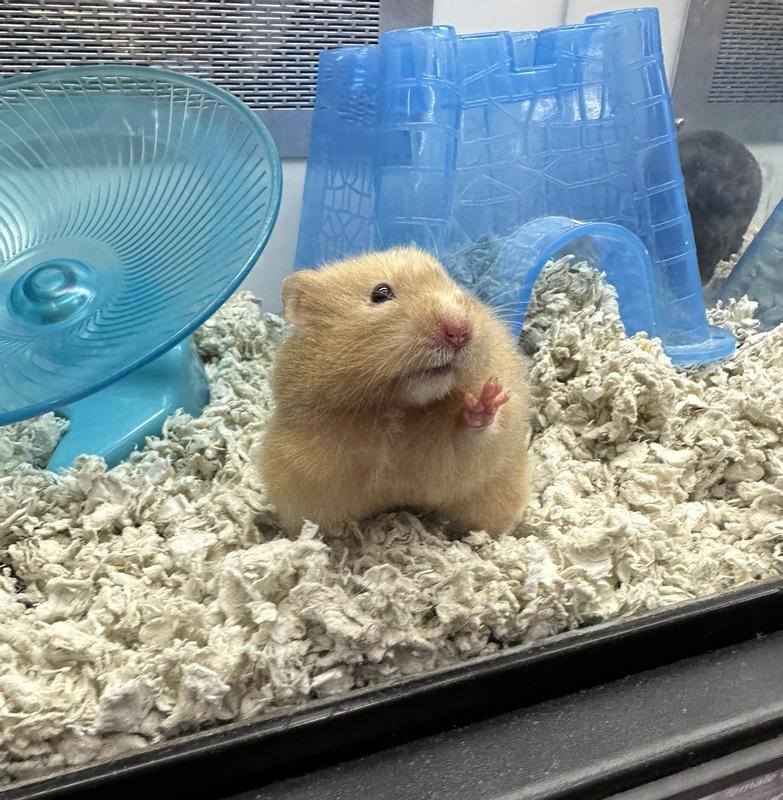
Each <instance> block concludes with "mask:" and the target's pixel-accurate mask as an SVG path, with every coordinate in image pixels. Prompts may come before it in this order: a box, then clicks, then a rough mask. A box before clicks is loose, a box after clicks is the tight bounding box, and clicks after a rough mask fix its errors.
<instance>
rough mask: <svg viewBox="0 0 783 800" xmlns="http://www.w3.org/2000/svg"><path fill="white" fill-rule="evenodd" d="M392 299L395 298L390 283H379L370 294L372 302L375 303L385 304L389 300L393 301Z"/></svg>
mask: <svg viewBox="0 0 783 800" xmlns="http://www.w3.org/2000/svg"><path fill="white" fill-rule="evenodd" d="M392 297H394V289H392V287H391V286H389V284H388V283H379V284H378V285H377V286H376V287H375V288H374V289H373V290H372V292H370V300H372V302H373V303H385V302H386V301H387V300H391V299H392Z"/></svg>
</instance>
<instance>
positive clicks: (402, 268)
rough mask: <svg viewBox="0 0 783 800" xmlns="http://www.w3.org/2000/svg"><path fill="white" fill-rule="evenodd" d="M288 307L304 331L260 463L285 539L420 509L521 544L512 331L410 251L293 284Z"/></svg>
mask: <svg viewBox="0 0 783 800" xmlns="http://www.w3.org/2000/svg"><path fill="white" fill-rule="evenodd" d="M282 295H283V315H284V317H285V318H286V319H287V320H289V321H290V322H292V323H294V325H295V326H296V327H295V329H294V331H293V333H292V335H291V336H290V337H289V338H288V339H287V340H286V341H285V342H284V343H283V344H282V345H281V348H280V350H279V352H278V356H277V361H276V364H275V367H274V370H273V377H272V389H273V393H274V397H275V400H276V408H275V410H274V413H273V415H272V418H271V420H270V423H269V426H268V428H267V431H266V433H265V437H264V440H263V442H262V444H261V446H260V449H259V456H258V458H259V461H260V463H259V467H260V471H261V476H262V479H263V481H264V483H265V486H266V489H267V495H268V498H269V500H270V501H271V502H272V503H273V504H274V505H275V506H276V507H277V510H278V514H279V517H280V520H281V522H282V524H283V525H284V527H285V528H286V529H287V530H288V531H289V532H290V533H292V534H295V533H298V531H299V530H300V529H301V525H302V522H303V521H304V520H309V521H311V522H315V523H317V524H319V525H324V526H333V525H336V524H339V523H342V522H345V521H349V520H361V519H364V518H366V517H369V516H372V515H374V514H376V513H379V512H382V511H389V510H393V509H397V508H414V509H418V510H427V511H435V512H437V513H439V514H441V515H442V516H444V517H445V518H447V520H448V521H449V522H450V523H451V526H452V528H456V529H457V530H458V531H460V532H467V531H470V530H483V531H486V532H488V533H489V534H491V535H493V536H497V535H500V534H502V533H504V532H508V531H511V530H512V529H513V528H514V527H515V526H516V524H517V523H518V522H519V521H520V518H521V515H522V512H523V510H524V507H525V505H526V502H527V499H528V494H529V487H530V478H529V474H528V471H529V465H528V453H527V446H528V439H529V433H530V419H529V411H528V388H527V378H526V370H525V365H524V362H523V360H522V356H521V354H520V353H519V352H518V350H517V347H516V342H515V340H514V337H513V336H512V334H511V332H510V331H509V330H508V329H507V328H506V326H505V324H504V323H503V322H502V321H501V320H500V319H498V318H497V317H496V316H495V315H494V314H493V312H492V311H491V310H490V309H489V308H488V307H487V306H485V305H484V304H482V303H481V302H480V301H479V300H477V299H476V298H475V297H473V296H472V295H470V294H468V293H467V292H466V291H464V290H463V289H461V288H460V287H459V286H458V285H457V284H456V283H455V282H454V281H453V280H452V279H451V278H450V277H449V276H448V274H447V273H446V271H445V270H444V268H443V267H442V266H441V265H440V264H439V263H438V261H436V260H435V259H434V258H433V257H431V256H430V255H428V254H427V253H425V252H423V251H421V250H418V249H416V248H413V247H403V248H395V249H392V250H387V251H384V252H377V253H372V254H369V255H363V256H360V257H357V258H351V259H348V260H345V261H342V262H338V263H333V264H331V265H327V266H324V267H321V268H320V269H318V270H301V271H299V272H295V273H294V274H292V275H290V276H289V277H288V278H286V280H285V281H284V283H283V290H282Z"/></svg>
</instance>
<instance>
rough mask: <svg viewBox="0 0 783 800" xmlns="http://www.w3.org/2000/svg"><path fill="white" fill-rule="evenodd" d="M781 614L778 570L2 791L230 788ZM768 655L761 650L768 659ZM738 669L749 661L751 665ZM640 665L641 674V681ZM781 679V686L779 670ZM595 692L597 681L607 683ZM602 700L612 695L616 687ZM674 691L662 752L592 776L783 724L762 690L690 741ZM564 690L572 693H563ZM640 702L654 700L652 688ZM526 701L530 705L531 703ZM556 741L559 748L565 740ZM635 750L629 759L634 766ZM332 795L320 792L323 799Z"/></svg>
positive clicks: (744, 635) (776, 621) (683, 652)
mask: <svg viewBox="0 0 783 800" xmlns="http://www.w3.org/2000/svg"><path fill="white" fill-rule="evenodd" d="M781 628H783V580H778V581H774V582H769V583H765V584H759V585H756V586H753V587H751V588H749V589H745V590H742V591H739V592H734V593H732V594H730V595H725V596H723V597H719V598H715V599H712V600H709V601H703V602H695V603H689V604H687V605H684V606H681V607H678V608H672V609H670V610H668V611H665V612H662V613H659V614H655V615H650V616H648V617H645V618H640V619H636V620H631V621H627V622H621V623H617V622H613V623H606V624H601V625H596V626H593V627H592V628H586V629H583V630H579V631H574V632H572V633H568V634H564V635H561V636H557V637H553V638H552V639H550V640H548V641H546V642H543V643H542V644H540V645H535V646H532V647H523V648H515V649H512V650H507V651H504V652H501V653H498V654H497V655H495V656H491V657H488V658H483V659H475V660H473V661H471V662H469V663H467V664H464V665H461V666H457V667H454V668H450V669H446V670H442V671H440V672H437V673H434V674H431V675H428V676H424V677H421V678H417V679H415V680H410V681H405V682H401V683H398V684H395V685H392V686H389V687H386V688H382V689H373V690H368V691H362V692H355V693H353V694H352V695H350V696H348V697H345V698H343V699H340V700H333V701H328V702H319V703H314V704H313V705H312V706H311V707H310V708H308V709H302V710H299V711H296V712H293V713H289V714H278V715H277V716H275V717H271V718H269V719H267V720H263V721H260V722H257V723H252V724H243V725H232V726H225V727H223V728H220V729H219V730H216V731H209V732H205V733H202V734H198V735H196V736H193V737H190V738H188V739H185V740H181V741H179V742H176V743H172V744H168V745H165V746H161V747H156V748H151V749H150V750H148V751H146V752H143V753H138V754H135V755H132V756H129V757H126V758H122V759H117V760H115V761H112V762H109V763H105V764H99V765H97V766H94V767H89V768H86V769H82V770H78V771H75V772H72V773H70V774H65V775H60V776H57V777H54V778H51V779H49V780H45V781H38V782H35V783H30V784H28V785H26V786H24V785H20V786H17V787H15V788H12V789H10V790H8V791H7V792H6V793H5V794H3V793H0V798H2V799H3V800H22V799H23V798H24V799H25V800H32V799H33V798H38V799H39V800H40V799H41V798H59V799H60V800H62V799H63V798H80V799H82V798H83V800H90V798H101V800H103V798H107V797H111V798H112V800H121V798H126V797H127V798H134V800H136V799H137V798H139V797H143V798H145V799H146V800H154V799H155V798H166V800H177V798H188V800H193V799H194V798H199V799H201V798H205V799H206V798H216V797H226V796H227V795H231V794H232V793H237V792H241V791H246V790H248V789H250V788H251V787H260V786H264V785H267V784H269V783H270V782H271V781H274V780H279V779H281V778H286V777H288V776H293V775H301V774H303V773H305V772H307V771H309V770H313V769H318V768H322V767H326V766H328V765H331V764H334V763H336V762H338V761H341V760H345V759H351V758H357V757H361V756H363V755H366V754H368V753H372V752H376V751H378V750H380V749H382V748H384V747H388V746H390V745H392V744H400V743H403V742H406V741H410V740H411V739H414V738H416V737H422V736H427V735H431V734H434V733H437V732H439V731H444V730H447V729H448V728H449V727H452V726H455V725H465V724H468V723H473V722H478V721H480V720H486V719H487V718H489V717H491V716H493V715H497V714H504V715H505V716H510V714H509V712H512V711H514V710H515V709H519V708H525V707H530V706H533V705H534V704H539V703H543V702H545V701H547V700H550V699H552V698H558V697H564V696H565V695H568V694H571V693H573V692H578V691H580V690H583V689H588V688H590V687H596V686H599V685H600V684H603V683H606V682H608V681H613V680H618V679H621V678H624V677H625V676H628V675H633V674H634V673H638V672H641V671H642V670H648V669H655V668H656V667H660V666H663V665H666V664H671V663H672V662H675V661H677V660H679V659H684V658H690V657H693V656H698V655H700V654H702V653H705V652H707V651H709V650H713V649H716V648H722V647H728V646H730V645H734V644H737V643H739V642H746V641H748V640H752V639H753V638H754V637H756V636H757V635H762V634H770V633H773V632H774V631H778V630H780V629H781ZM773 638H777V639H780V637H770V640H772V639H773ZM750 646H751V645H750V644H748V645H747V646H746V647H750ZM775 658H776V661H775V662H774V665H775V666H774V668H775V669H776V670H778V673H777V674H779V669H780V667H779V665H780V663H781V657H780V656H779V655H776V656H775ZM763 663H764V664H768V660H765V661H764V662H763ZM672 669H674V668H672ZM746 671H747V673H748V675H750V668H749V667H748V668H746ZM716 674H717V673H716ZM643 679H644V678H643V676H639V681H642V680H643ZM716 680H717V678H716ZM735 680H736V673H735ZM635 683H636V679H633V680H628V681H624V683H623V684H621V685H625V687H626V697H627V698H630V690H631V689H632V687H633V686H634V684H635ZM665 683H666V681H664V684H665ZM751 684H752V681H750V679H749V678H748V680H745V681H740V682H739V685H738V686H737V687H736V692H737V693H739V692H740V691H741V690H742V689H743V686H744V687H746V688H747V687H750V686H751ZM695 686H700V688H701V695H700V696H699V697H697V698H695V699H694V703H696V704H704V703H705V698H706V697H707V695H710V694H711V702H713V703H715V704H716V705H717V706H720V704H721V703H722V702H724V701H725V702H726V703H728V700H729V697H728V689H727V688H726V687H722V688H721V687H716V689H715V691H712V689H711V687H710V686H709V684H708V683H707V682H706V681H703V680H702V681H701V682H699V681H697V682H696V683H695ZM775 692H776V693H777V694H776V695H775V696H776V697H779V685H778V684H777V683H776V685H775ZM593 694H594V695H600V694H601V691H600V690H596V691H594V692H593ZM604 694H605V695H608V693H606V692H604ZM738 697H739V695H738ZM608 700H609V702H610V703H611V702H612V698H611V695H608ZM675 700H676V702H670V703H669V704H668V705H667V706H665V707H661V708H659V709H658V711H659V713H660V716H659V718H658V725H659V727H660V728H661V730H659V732H658V733H659V734H660V735H659V741H662V742H668V743H669V744H670V745H671V752H669V753H668V754H667V755H666V757H660V758H658V757H656V758H655V759H647V758H639V757H638V756H639V752H636V755H634V752H633V751H631V752H630V754H629V758H630V759H631V761H630V762H627V763H625V764H624V765H622V767H621V768H620V767H619V766H618V769H616V770H611V765H609V766H607V765H604V767H603V768H602V769H601V770H600V773H601V774H600V776H599V777H600V778H601V780H603V783H600V782H599V783H600V785H601V786H604V787H606V786H608V785H609V784H608V783H607V781H606V780H604V778H606V777H607V776H606V775H604V773H607V772H612V773H613V774H614V776H615V778H618V777H619V778H621V779H622V780H615V781H614V783H613V784H612V785H613V786H614V787H615V788H614V790H619V789H620V788H622V787H631V786H638V785H641V784H643V783H646V782H648V781H650V780H653V779H655V778H658V777H661V776H663V775H665V774H668V773H671V772H673V771H676V770H679V769H682V768H684V767H685V766H688V765H691V764H697V763H703V762H704V761H707V760H708V759H711V758H716V757H720V756H722V755H723V754H725V753H726V752H729V751H730V750H732V749H738V748H740V747H744V746H748V745H750V744H753V743H755V742H757V741H760V740H761V739H763V738H770V737H771V736H773V735H775V733H774V731H775V730H777V729H776V727H775V726H776V725H777V726H779V727H780V728H781V730H783V709H781V708H780V707H779V706H780V704H779V703H778V704H777V705H775V704H773V703H771V702H770V700H769V697H767V698H766V699H765V701H764V704H763V708H762V711H761V712H756V711H754V712H753V713H752V714H749V715H747V716H746V717H743V718H741V719H740V721H741V723H742V724H738V725H732V726H730V727H729V729H725V726H724V728H721V729H718V728H715V727H711V726H710V725H708V724H702V725H701V726H700V727H698V726H697V729H696V731H695V732H692V734H693V736H692V738H691V740H690V741H689V743H688V747H687V750H685V749H683V747H682V746H681V745H680V746H678V745H677V738H676V735H675V732H676V731H677V730H679V728H678V726H679V725H681V724H682V713H683V712H682V703H683V702H685V704H686V705H687V703H688V702H689V701H688V697H687V693H685V694H683V695H682V696H679V695H678V696H676V697H675ZM558 702H560V701H558ZM739 702H740V701H739V699H736V701H735V706H732V707H733V708H734V707H739ZM562 703H563V704H567V700H566V699H564V700H563V701H562ZM647 705H648V706H651V707H652V704H651V703H649V702H648V703H647ZM563 708H565V705H563ZM622 711H623V709H622V708H621V707H620V706H618V707H617V708H616V712H615V720H616V721H617V720H619V717H618V716H617V715H620V714H621V713H622ZM778 712H780V713H778ZM529 713H531V714H535V713H536V711H535V709H532V708H531V709H530V711H529ZM726 719H727V717H724V722H725V720H726ZM738 719H739V718H738ZM702 722H704V719H702ZM487 724H489V723H487ZM588 727H589V726H588ZM664 729H665V731H671V733H672V736H671V737H668V736H667V735H666V733H665V731H664ZM661 731H664V733H663V734H661ZM563 734H564V735H565V730H563ZM718 734H720V735H718ZM563 744H564V746H565V747H566V749H567V746H568V743H567V742H564V743H563ZM726 748H729V750H727V749H726ZM541 755H542V757H543V754H541ZM643 755H644V752H642V756H643ZM633 759H635V761H633ZM631 762H633V764H634V766H633V768H631V767H629V763H631ZM550 767H551V768H552V769H553V770H556V769H557V764H554V763H550ZM487 777H488V776H487ZM597 786H598V784H595V783H593V784H591V787H592V790H593V792H592V795H591V796H596V793H595V789H596V788H597ZM387 788H389V789H390V790H391V789H393V787H387ZM552 788H553V789H554V788H557V787H552ZM560 788H562V787H560ZM588 788H589V787H588ZM552 794H553V795H554V794H556V792H554V791H553V792H552ZM260 796H261V797H266V796H269V795H267V794H261V795H260ZM272 796H274V795H272ZM313 796H314V797H316V796H318V795H313ZM333 796H334V795H321V797H322V798H324V800H326V798H327V797H333ZM338 796H345V795H338ZM351 796H354V795H353V794H352V795H351ZM450 796H452V797H460V798H462V797H465V798H466V800H467V798H469V797H472V795H470V794H459V793H457V794H452V795H450ZM560 796H562V795H560ZM419 797H425V795H424V794H420V795H419Z"/></svg>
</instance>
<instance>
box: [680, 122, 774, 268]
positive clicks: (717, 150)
mask: <svg viewBox="0 0 783 800" xmlns="http://www.w3.org/2000/svg"><path fill="white" fill-rule="evenodd" d="M677 145H678V148H679V152H680V165H681V167H682V175H683V179H684V181H685V194H686V196H687V200H688V210H689V211H690V215H691V222H692V224H693V236H694V240H695V244H696V255H697V257H698V260H699V272H700V273H701V280H702V283H704V284H706V283H709V281H710V279H711V278H712V275H713V273H714V272H715V267H716V265H717V264H718V262H719V261H722V260H724V259H727V258H729V257H730V256H732V255H734V253H736V252H738V251H739V249H740V247H741V246H742V239H743V236H744V235H745V231H747V229H748V226H749V225H750V222H751V220H752V219H753V216H754V215H755V213H756V209H757V208H758V205H759V199H760V198H761V183H762V178H761V167H760V166H759V164H758V161H756V159H755V158H754V157H753V154H752V153H751V152H750V150H748V148H747V147H745V145H743V144H741V143H740V142H738V141H737V140H736V139H733V138H732V137H731V136H729V135H727V134H725V133H722V132H721V131H691V132H678V136H677Z"/></svg>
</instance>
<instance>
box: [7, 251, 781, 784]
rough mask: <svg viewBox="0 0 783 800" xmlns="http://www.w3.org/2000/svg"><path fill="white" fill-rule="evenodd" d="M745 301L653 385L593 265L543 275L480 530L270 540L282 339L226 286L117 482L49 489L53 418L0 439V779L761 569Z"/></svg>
mask: <svg viewBox="0 0 783 800" xmlns="http://www.w3.org/2000/svg"><path fill="white" fill-rule="evenodd" d="M753 310H754V304H753V303H751V302H750V301H748V300H746V299H743V300H740V301H737V302H732V303H731V304H729V305H728V306H727V307H719V308H717V309H715V310H713V311H711V312H710V314H711V319H712V321H713V322H714V323H715V324H719V325H723V326H727V327H730V328H731V329H732V330H734V332H735V333H736V334H737V336H738V338H739V340H740V347H739V350H738V352H737V354H736V356H735V357H734V358H732V359H730V360H728V361H726V362H724V363H722V364H717V365H712V366H709V367H704V368H700V369H696V370H692V371H690V372H681V371H676V370H675V369H673V367H672V365H671V363H670V361H669V360H668V358H667V357H666V356H665V354H664V353H663V352H662V350H661V347H660V344H659V343H658V342H657V341H655V340H652V341H651V340H648V339H647V338H645V337H644V336H642V335H638V336H635V337H633V338H631V339H626V338H625V337H624V333H623V327H622V324H621V322H620V321H619V317H618V312H617V304H616V297H615V294H614V292H613V290H612V289H611V287H609V286H607V285H606V283H605V282H604V280H603V279H602V278H601V277H600V276H599V275H598V274H597V273H596V272H595V271H594V270H592V269H591V268H590V267H589V266H587V265H586V264H584V263H575V262H574V260H573V259H562V260H561V261H558V262H556V263H554V264H551V265H549V267H548V268H547V270H546V271H545V273H544V274H543V275H542V277H541V279H540V280H539V282H538V284H537V287H536V293H535V297H534V303H533V304H532V308H531V311H530V312H529V315H528V321H527V324H526V336H525V339H526V342H527V346H528V347H530V346H531V343H532V347H533V349H535V350H536V351H537V352H536V353H535V355H534V357H533V359H532V362H531V382H532V396H533V402H534V406H535V415H534V419H535V435H534V438H533V441H532V445H531V447H532V451H533V454H534V458H535V461H536V492H535V496H534V499H533V501H532V504H531V506H530V509H529V512H528V514H527V517H526V520H525V522H524V523H523V525H522V526H521V527H520V528H519V530H518V531H517V532H516V535H515V536H508V537H504V538H501V539H499V540H492V539H490V538H489V537H488V536H487V535H485V534H484V533H480V532H478V533H472V534H470V535H469V536H467V537H466V538H464V539H462V540H456V541H455V540H450V539H448V538H447V537H446V536H444V535H443V533H442V531H441V529H440V527H439V523H438V522H437V521H434V520H432V519H429V518H426V517H424V518H417V517H415V516H412V515H410V514H403V513H396V514H386V515H383V516H381V517H378V518H376V519H374V520H371V521H369V522H368V523H366V524H363V525H361V526H348V527H346V528H345V529H344V530H341V531H337V532H325V531H319V530H318V529H317V528H316V527H314V526H309V525H306V526H305V527H304V528H303V530H302V532H301V534H300V535H299V536H298V537H297V538H294V539H291V538H287V537H286V536H285V535H284V534H283V533H281V532H280V531H279V530H278V529H277V527H276V519H275V513H274V509H273V508H271V507H270V506H269V504H268V503H267V502H266V500H265V496H264V488H263V486H262V485H260V483H259V481H258V478H257V475H256V473H255V470H254V468H253V466H252V458H251V454H252V452H253V449H254V448H255V447H257V446H258V443H259V441H260V440H261V437H262V436H263V432H264V426H265V422H266V420H267V418H268V416H269V413H270V409H271V405H272V398H271V395H270V390H269V385H268V378H269V370H270V366H271V364H272V360H273V358H274V354H275V350H276V348H277V346H278V344H279V342H280V341H281V338H282V337H283V336H284V335H285V324H284V323H283V322H282V321H281V320H280V319H278V318H277V317H275V316H273V315H262V314H260V307H259V302H258V301H257V300H256V299H255V298H253V297H252V296H251V295H249V294H247V293H245V294H241V295H239V296H238V297H236V299H235V300H234V301H233V302H232V303H230V304H229V305H227V306H226V307H224V309H223V310H222V311H221V312H220V313H218V314H217V315H216V316H215V317H214V318H213V319H212V320H210V321H209V322H208V323H207V324H206V325H204V326H203V327H202V328H201V329H200V330H199V331H198V332H197V334H196V335H195V336H196V342H197V345H198V348H199V351H200V353H201V355H202V357H203V359H204V361H205V364H206V369H207V374H208V376H209V380H210V385H211V392H212V395H211V401H210V403H209V405H208V407H207V408H206V410H205V411H204V413H203V414H202V416H200V417H199V418H197V419H192V418H191V417H189V416H187V415H185V414H181V413H180V414H177V415H175V416H174V417H172V418H171V419H170V420H169V421H168V422H167V424H166V427H165V431H164V433H163V435H162V436H161V437H160V438H154V439H150V440H149V441H148V443H147V446H146V448H145V449H144V450H142V451H140V452H137V453H135V454H134V455H133V456H132V457H131V458H130V459H129V460H128V461H127V462H125V463H123V464H121V465H120V466H118V467H116V468H115V469H112V470H107V469H106V467H105V465H104V464H103V462H102V461H100V460H99V459H97V458H93V457H84V458H81V459H80V460H79V461H78V462H77V463H76V464H75V465H74V467H73V468H72V469H71V470H68V471H65V472H64V473H62V474H60V475H59V476H54V475H52V474H50V473H47V472H46V471H45V470H44V469H43V468H42V467H43V465H44V464H45V463H46V461H47V457H48V455H49V453H51V451H52V450H53V448H54V447H55V445H56V443H57V441H58V439H59V437H60V436H61V435H62V433H63V430H64V426H65V424H66V423H64V422H63V421H62V420H59V419H57V418H55V417H54V416H53V415H46V416H43V417H39V418H37V419H35V420H31V421H26V422H22V423H18V424H15V425H12V426H8V427H6V428H3V429H0V464H1V465H2V466H1V467H0V565H2V566H0V664H2V665H3V666H2V669H0V782H5V783H8V782H11V781H13V780H16V779H20V778H26V777H31V776H34V775H39V774H43V773H46V772H49V771H52V770H60V769H62V768H65V767H70V766H75V765H79V764H86V763H90V762H94V761H96V760H98V759H102V758H109V757H113V756H116V755H119V754H122V753H126V752H128V751H131V750H135V749H138V748H142V747H145V746H147V745H149V744H151V743H154V742H158V741H161V740H163V739H165V738H168V737H173V736H177V735H180V734H184V733H187V732H191V731H193V730H195V729H198V728H201V727H204V726H206V725H210V724H214V723H218V722H224V721H229V720H240V719H252V718H254V717H257V716H259V715H261V714H264V713H269V712H274V711H275V709H278V708H280V707H283V706H290V705H292V704H302V703H306V702H307V701H308V700H311V699H313V698H320V697H326V696H331V695H338V694H341V693H344V692H348V691H350V690H351V689H354V688H357V687H364V686H367V685H371V684H377V683H380V682H384V681H388V680H390V679H395V678H399V677H401V676H405V675H413V674H416V673H421V672H424V671H427V670H431V669H433V668H435V667H439V666H443V665H448V664H453V663H455V662H458V661H461V660H464V659H466V658H470V657H474V656H478V655H482V654H487V653H491V652H493V651H495V650H497V649H499V648H502V647H506V646H508V645H513V644H518V643H523V642H530V641H532V640H539V639H541V638H542V637H546V636H550V635H552V634H555V633H558V632H560V631H565V630H568V629H572V628H575V627H577V626H581V625H585V624H589V623H592V622H596V621H599V620H605V619H609V618H615V617H627V616H631V615H638V614H641V613H643V612H647V611H651V610H653V609H658V608H661V607H663V606H666V605H669V604H672V603H679V602H682V601H687V600H691V599H694V598H699V597H704V596H709V595H714V594H716V593H720V592H725V591H727V590H731V589H735V588H737V587H738V586H741V585H743V584H746V583H749V582H752V581H758V580H761V579H765V578H770V577H773V576H779V575H781V573H783V443H782V439H783V415H781V413H780V387H781V386H783V326H781V327H778V328H776V329H775V330H773V331H770V332H768V333H766V334H757V333H755V332H754V322H753Z"/></svg>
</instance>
